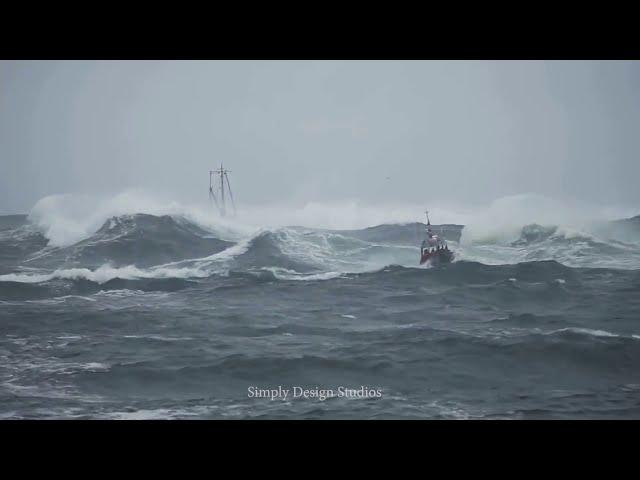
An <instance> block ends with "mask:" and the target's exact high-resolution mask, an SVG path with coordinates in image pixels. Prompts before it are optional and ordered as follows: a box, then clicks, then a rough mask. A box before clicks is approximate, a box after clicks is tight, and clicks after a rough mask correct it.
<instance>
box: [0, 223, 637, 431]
mask: <svg viewBox="0 0 640 480" xmlns="http://www.w3.org/2000/svg"><path fill="white" fill-rule="evenodd" d="M96 218H97V217H96ZM45 220H46V219H45ZM45 220H43V218H42V216H39V215H33V214H32V215H31V216H30V217H26V216H5V217H0V329H1V330H0V333H1V336H0V357H1V358H2V362H0V405H1V407H0V417H3V418H78V417H79V418H585V417H586V418H601V417H615V418H629V417H633V418H637V417H640V379H639V378H638V376H637V366H638V365H639V364H640V325H638V319H640V295H638V294H639V293H640V269H639V267H640V223H639V222H638V218H635V219H629V220H625V221H619V222H592V223H591V224H589V225H588V226H583V227H581V228H578V229H576V228H570V227H567V226H563V225H556V224H536V223H533V222H528V223H527V222H524V223H523V225H521V226H520V227H519V228H518V229H517V230H516V231H515V233H514V232H512V233H511V234H510V236H505V235H502V236H495V235H477V234H473V231H472V229H466V228H465V227H463V226H462V225H454V224H448V225H437V226H434V228H435V229H436V231H438V232H440V233H441V234H442V235H443V236H444V237H446V238H447V239H448V241H449V244H450V246H451V248H452V249H453V250H454V251H455V252H456V261H454V262H453V263H452V264H450V265H444V266H439V267H430V266H426V267H420V266H418V265H417V263H418V256H419V251H418V247H417V245H419V242H420V240H421V235H422V232H423V231H424V225H423V224H420V223H416V222H413V223H403V224H381V225H373V226H370V227H367V228H359V229H350V230H345V229H340V230H336V229H326V228H310V227H300V226H280V227H271V228H266V227H258V226H248V225H241V224H237V223H234V222H233V221H227V222H219V223H216V222H215V221H214V222H202V221H197V218H193V216H188V215H183V214H182V213H181V212H171V214H170V215H163V214H149V213H137V214H119V215H113V216H108V217H107V218H106V219H102V220H101V221H100V222H98V223H95V222H94V224H93V226H92V227H91V228H88V227H86V226H85V227H83V228H79V227H78V228H76V226H74V229H73V230H72V234H69V232H68V231H63V230H61V228H60V227H59V226H56V225H55V222H54V221H45ZM476 231H477V230H476ZM470 232H471V233H470ZM251 386H257V387H261V388H273V387H276V388H277V387H278V386H284V387H287V386H288V387H293V386H302V387H305V388H314V387H318V388H324V389H337V388H338V387H339V386H344V387H349V388H360V387H361V386H365V387H371V388H380V389H381V391H382V396H381V397H380V398H367V399H345V398H329V399H325V400H319V399H317V398H314V399H298V400H295V399H294V400H291V399H287V400H282V399H279V400H265V399H257V398H250V397H249V396H248V395H247V389H248V388H249V387H251Z"/></svg>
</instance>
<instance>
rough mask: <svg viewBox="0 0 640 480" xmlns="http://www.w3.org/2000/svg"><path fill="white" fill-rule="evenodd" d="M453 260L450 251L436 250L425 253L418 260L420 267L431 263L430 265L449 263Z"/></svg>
mask: <svg viewBox="0 0 640 480" xmlns="http://www.w3.org/2000/svg"><path fill="white" fill-rule="evenodd" d="M452 260H453V252H452V251H451V250H437V251H436V252H433V253H429V251H428V250H427V251H425V252H424V253H423V254H422V257H421V258H420V265H423V264H425V263H427V262H428V261H431V263H450V262H451V261H452Z"/></svg>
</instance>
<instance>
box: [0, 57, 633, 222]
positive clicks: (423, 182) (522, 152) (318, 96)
mask: <svg viewBox="0 0 640 480" xmlns="http://www.w3.org/2000/svg"><path fill="white" fill-rule="evenodd" d="M638 80H640V68H639V66H638V62H633V61H628V62H627V61H620V62H619V61H605V62H594V61H544V62H543V61H496V62H493V61H2V62H0V104H1V105H2V108H1V110H0V158H1V159H2V160H1V162H0V179H1V180H0V182H1V183H0V190H1V191H2V197H1V200H0V214H13V213H28V212H29V211H30V210H31V208H32V207H33V206H34V205H35V204H36V203H37V202H38V201H39V200H40V199H42V198H43V197H46V196H49V195H55V194H66V193H71V194H95V195H101V196H106V195H116V194H118V193H121V192H123V191H126V190H130V189H142V190H145V191H150V192H155V193H157V194H159V195H162V196H163V198H170V199H173V200H174V201H176V202H180V203H189V202H205V201H206V199H207V192H206V190H207V187H208V171H209V170H211V169H214V168H217V167H218V166H219V165H220V163H221V162H222V161H223V162H224V164H225V167H226V168H229V169H230V170H231V172H232V173H231V174H230V178H231V181H232V186H233V189H234V195H235V196H236V200H237V202H238V203H239V204H240V205H243V204H244V205H270V204H291V205H305V204H307V203H313V202H319V203H323V202H324V203H327V202H328V203H336V202H341V201H350V202H358V203H361V204H363V205H377V204H424V205H426V204H431V203H434V202H440V203H454V204H459V205H476V204H487V203H490V202H492V201H494V200H496V199H499V198H502V197H505V196H512V195H520V194H537V195H541V196H548V197H551V198H554V199H559V200H567V201H571V202H585V203H588V204H603V205H620V206H625V207H628V208H630V209H636V206H637V205H638V202H639V201H640V190H639V189H638V188H637V186H636V182H637V178H640V162H638V161H637V160H636V150H637V147H638V142H639V141H640V140H639V138H638V135H637V128H638V127H637V126H638V125H640V122H639V121H640V108H639V107H640V96H639V95H638V92H637V85H638V84H640V83H639V82H638ZM417 215H420V213H417Z"/></svg>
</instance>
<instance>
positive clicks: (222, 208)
mask: <svg viewBox="0 0 640 480" xmlns="http://www.w3.org/2000/svg"><path fill="white" fill-rule="evenodd" d="M230 172H231V170H226V169H225V168H224V166H223V163H222V162H220V168H219V169H217V170H209V199H210V200H212V201H213V203H214V204H215V206H216V208H217V209H218V211H219V212H220V216H222V217H224V216H225V215H226V214H227V206H226V200H225V197H226V195H225V188H224V184H225V181H226V183H227V191H228V195H229V200H230V201H231V205H232V207H233V215H234V216H235V214H236V204H235V202H234V200H233V194H232V193H231V184H230V183H229V175H228V173H230ZM214 174H215V175H217V176H219V177H220V187H219V189H218V194H219V195H220V201H219V202H218V197H217V196H216V192H215V191H214V188H213V177H212V176H213V175H214Z"/></svg>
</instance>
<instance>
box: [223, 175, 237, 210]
mask: <svg viewBox="0 0 640 480" xmlns="http://www.w3.org/2000/svg"><path fill="white" fill-rule="evenodd" d="M224 178H226V179H227V187H229V198H230V199H231V205H232V206H233V215H234V216H235V214H236V202H235V201H234V200H233V193H231V184H230V183H229V176H228V175H227V172H224Z"/></svg>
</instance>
